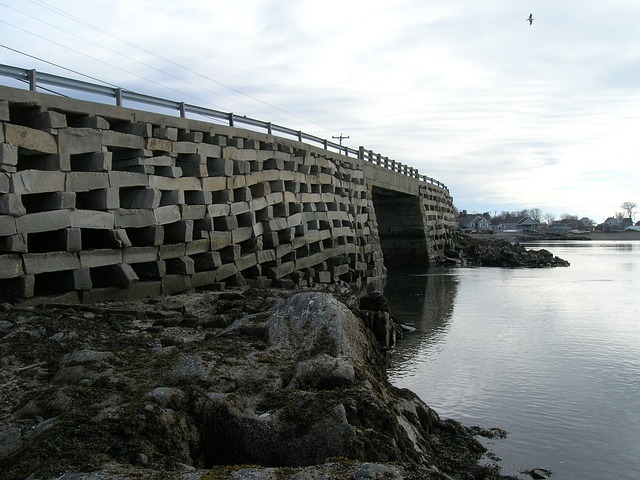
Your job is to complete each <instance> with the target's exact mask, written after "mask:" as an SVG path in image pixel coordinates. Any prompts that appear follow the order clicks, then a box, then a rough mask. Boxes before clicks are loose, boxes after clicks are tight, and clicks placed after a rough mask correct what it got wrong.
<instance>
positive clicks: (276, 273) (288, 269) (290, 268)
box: [267, 262, 295, 280]
mask: <svg viewBox="0 0 640 480" xmlns="http://www.w3.org/2000/svg"><path fill="white" fill-rule="evenodd" d="M293 272H295V264H294V263H293V262H284V263H282V264H281V265H279V266H277V267H272V268H269V269H268V272H267V276H268V277H269V278H270V279H272V280H278V279H280V278H282V277H285V276H287V275H289V274H291V273H293Z"/></svg>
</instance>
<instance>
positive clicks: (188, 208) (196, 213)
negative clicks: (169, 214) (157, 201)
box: [180, 205, 207, 220]
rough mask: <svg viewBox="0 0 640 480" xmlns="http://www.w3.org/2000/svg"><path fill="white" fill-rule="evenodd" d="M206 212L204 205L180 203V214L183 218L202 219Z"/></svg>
mask: <svg viewBox="0 0 640 480" xmlns="http://www.w3.org/2000/svg"><path fill="white" fill-rule="evenodd" d="M206 214H207V206H206V205H180V215H181V216H182V219H183V220H199V219H203V218H204V217H205V216H206Z"/></svg>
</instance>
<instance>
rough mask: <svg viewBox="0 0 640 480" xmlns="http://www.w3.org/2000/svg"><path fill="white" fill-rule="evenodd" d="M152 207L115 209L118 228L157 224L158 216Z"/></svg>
mask: <svg viewBox="0 0 640 480" xmlns="http://www.w3.org/2000/svg"><path fill="white" fill-rule="evenodd" d="M153 212H154V211H153V210H151V209H134V210H127V209H124V208H120V209H118V210H116V211H115V227H116V228H142V227H148V226H151V225H155V223H156V217H155V215H154V214H153Z"/></svg>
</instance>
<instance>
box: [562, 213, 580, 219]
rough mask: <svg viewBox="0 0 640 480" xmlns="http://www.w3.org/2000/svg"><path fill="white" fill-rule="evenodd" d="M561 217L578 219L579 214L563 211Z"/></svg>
mask: <svg viewBox="0 0 640 480" xmlns="http://www.w3.org/2000/svg"><path fill="white" fill-rule="evenodd" d="M560 219H562V220H578V216H577V215H571V214H570V213H563V214H562V215H560Z"/></svg>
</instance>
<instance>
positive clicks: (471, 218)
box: [458, 215, 491, 230]
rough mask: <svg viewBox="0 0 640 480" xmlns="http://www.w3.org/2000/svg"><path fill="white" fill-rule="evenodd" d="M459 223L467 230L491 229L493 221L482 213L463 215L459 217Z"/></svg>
mask: <svg viewBox="0 0 640 480" xmlns="http://www.w3.org/2000/svg"><path fill="white" fill-rule="evenodd" d="M458 225H460V228H463V229H466V230H489V227H490V226H491V223H490V222H489V220H488V219H487V218H485V217H483V216H482V215H461V216H460V217H458Z"/></svg>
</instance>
